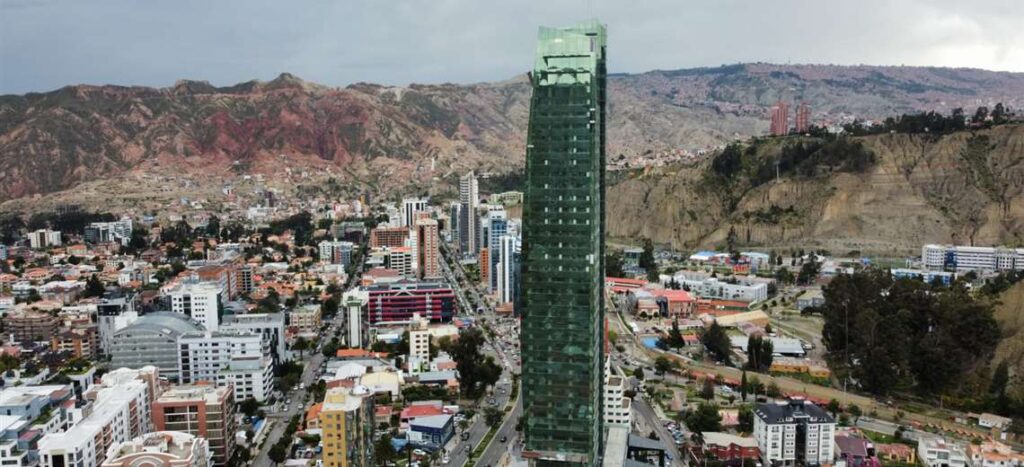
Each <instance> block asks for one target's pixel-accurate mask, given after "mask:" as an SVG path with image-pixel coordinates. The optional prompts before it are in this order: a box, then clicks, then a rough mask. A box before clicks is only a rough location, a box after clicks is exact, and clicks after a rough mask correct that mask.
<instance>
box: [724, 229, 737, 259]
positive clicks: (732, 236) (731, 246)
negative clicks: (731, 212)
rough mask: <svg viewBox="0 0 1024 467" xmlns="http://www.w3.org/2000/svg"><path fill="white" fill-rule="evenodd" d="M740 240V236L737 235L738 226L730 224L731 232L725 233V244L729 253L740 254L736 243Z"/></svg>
mask: <svg viewBox="0 0 1024 467" xmlns="http://www.w3.org/2000/svg"><path fill="white" fill-rule="evenodd" d="M738 241H739V236H738V235H736V227H734V226H731V225H730V226H729V233H728V234H726V235H725V245H726V248H727V249H728V250H729V254H730V255H733V256H739V253H738V252H737V251H736V243H737V242H738Z"/></svg>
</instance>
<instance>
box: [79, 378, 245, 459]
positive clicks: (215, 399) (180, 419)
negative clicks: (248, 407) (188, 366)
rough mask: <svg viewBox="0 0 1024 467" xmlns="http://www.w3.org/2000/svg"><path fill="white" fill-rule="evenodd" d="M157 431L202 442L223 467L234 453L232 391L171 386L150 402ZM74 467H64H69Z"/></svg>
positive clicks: (195, 386) (217, 388)
mask: <svg viewBox="0 0 1024 467" xmlns="http://www.w3.org/2000/svg"><path fill="white" fill-rule="evenodd" d="M153 425H154V426H155V427H156V429H157V431H180V432H183V433H188V434H190V435H193V436H199V437H202V438H205V439H206V440H207V441H208V442H209V443H210V451H212V452H213V464H214V465H218V466H223V465H226V464H227V462H228V460H229V459H231V455H232V454H233V453H234V452H235V433H236V432H237V431H238V430H237V429H236V428H235V394H234V391H233V389H232V387H231V386H230V385H229V386H224V387H216V386H209V385H188V386H172V387H171V388H170V389H168V390H167V391H165V392H164V393H163V394H162V395H161V396H160V398H159V399H157V400H156V401H154V402H153ZM71 465H74V464H68V466H71Z"/></svg>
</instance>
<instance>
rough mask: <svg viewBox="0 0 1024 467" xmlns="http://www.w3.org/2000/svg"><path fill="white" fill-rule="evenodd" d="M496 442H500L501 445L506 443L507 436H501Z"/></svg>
mask: <svg viewBox="0 0 1024 467" xmlns="http://www.w3.org/2000/svg"><path fill="white" fill-rule="evenodd" d="M498 441H500V442H502V443H504V442H507V441H508V436H505V435H502V436H501V439H499V440H498Z"/></svg>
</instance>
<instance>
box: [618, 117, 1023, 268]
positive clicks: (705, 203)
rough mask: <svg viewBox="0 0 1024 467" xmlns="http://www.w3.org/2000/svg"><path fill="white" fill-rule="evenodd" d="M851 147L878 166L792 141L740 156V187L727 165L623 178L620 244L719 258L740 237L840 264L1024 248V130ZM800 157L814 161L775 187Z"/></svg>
mask: <svg viewBox="0 0 1024 467" xmlns="http://www.w3.org/2000/svg"><path fill="white" fill-rule="evenodd" d="M846 140H847V141H848V142H849V143H850V144H855V145H857V146H859V147H860V149H859V150H862V151H863V154H865V155H866V157H869V159H870V161H869V162H866V163H865V164H864V166H862V167H855V168H849V167H844V166H843V163H844V161H848V160H849V157H853V156H850V155H847V154H846V153H843V156H842V157H841V158H838V159H834V158H831V157H830V154H835V153H836V151H839V150H841V149H842V150H846V149H844V148H839V149H836V148H835V147H834V144H835V143H834V142H827V141H821V140H818V139H815V138H806V137H788V138H769V139H764V140H760V141H757V142H755V143H752V144H749V145H747V146H745V147H742V148H737V149H736V152H737V154H739V156H737V161H738V162H737V164H738V165H737V167H735V168H734V169H735V171H736V174H737V175H735V176H733V177H731V178H730V177H722V176H720V175H719V174H718V173H716V167H715V165H716V164H719V165H721V164H722V159H709V160H707V161H704V162H702V163H700V164H697V165H693V166H677V167H668V168H659V169H650V170H647V171H633V172H629V173H623V174H621V175H620V176H619V178H618V179H617V180H614V181H613V182H612V183H611V184H610V187H609V190H608V220H609V224H608V230H609V235H610V236H611V237H612V238H616V237H618V238H623V239H636V238H650V239H652V240H654V241H655V242H656V243H660V244H664V245H671V246H673V247H676V248H683V249H692V248H697V247H716V246H719V247H720V246H722V245H723V244H724V243H725V240H726V237H727V235H728V232H729V230H730V229H733V230H734V231H735V232H736V234H737V239H738V241H739V244H740V245H758V246H763V245H770V246H794V247H805V246H816V247H823V248H827V249H829V250H831V251H833V252H836V253H846V252H847V251H852V250H858V251H862V252H865V253H867V252H873V253H893V254H905V253H912V252H915V251H920V250H919V249H920V245H921V244H923V243H927V242H953V243H962V244H979V245H991V244H1007V245H1021V244H1024V125H1002V126H997V127H994V128H991V129H983V130H976V131H963V132H957V133H953V134H948V135H942V136H938V135H930V134H882V135H873V136H865V137H857V138H846ZM798 145H799V146H800V147H802V148H806V149H805V152H808V153H809V154H811V155H810V156H808V157H811V159H807V160H806V161H805V162H804V163H802V165H797V166H794V167H790V168H789V169H784V170H781V171H780V173H779V176H778V177H777V178H776V177H775V176H774V174H773V172H774V170H773V168H774V163H775V162H776V161H779V160H780V158H784V157H788V156H786V155H787V154H792V153H796V152H799V151H796V150H795V149H794V148H795V147H797V146H798ZM814 151H817V152H814ZM855 154H856V153H855ZM814 158H817V159H814ZM716 160H717V161H718V162H716ZM719 169H721V167H719ZM722 170H727V169H722ZM758 170H761V172H764V171H765V170H767V173H766V174H765V173H759V172H757V171H758Z"/></svg>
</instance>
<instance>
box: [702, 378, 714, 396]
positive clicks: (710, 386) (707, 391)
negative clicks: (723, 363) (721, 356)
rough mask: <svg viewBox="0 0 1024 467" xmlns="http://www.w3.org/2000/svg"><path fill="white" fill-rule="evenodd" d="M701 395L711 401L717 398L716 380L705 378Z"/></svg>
mask: <svg viewBox="0 0 1024 467" xmlns="http://www.w3.org/2000/svg"><path fill="white" fill-rule="evenodd" d="M700 397H702V398H704V400H706V401H710V400H712V399H714V398H715V382H714V381H712V380H711V378H705V379H704V386H702V387H701V389H700Z"/></svg>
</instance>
